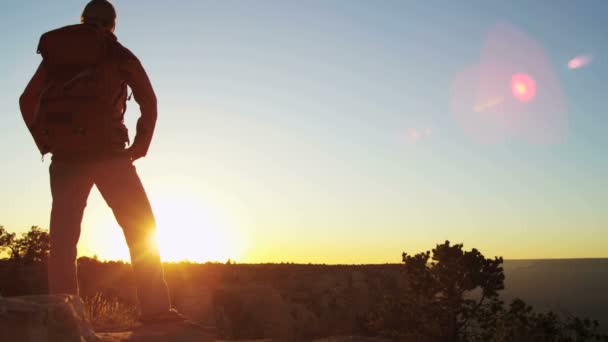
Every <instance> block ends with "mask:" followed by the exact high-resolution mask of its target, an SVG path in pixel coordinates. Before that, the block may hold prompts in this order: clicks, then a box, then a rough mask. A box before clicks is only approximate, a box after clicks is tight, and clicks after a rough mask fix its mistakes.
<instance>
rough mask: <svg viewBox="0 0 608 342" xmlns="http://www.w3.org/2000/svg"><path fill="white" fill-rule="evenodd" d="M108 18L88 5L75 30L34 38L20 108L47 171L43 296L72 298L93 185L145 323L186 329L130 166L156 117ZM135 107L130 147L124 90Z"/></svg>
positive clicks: (106, 5)
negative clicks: (114, 227) (108, 212)
mask: <svg viewBox="0 0 608 342" xmlns="http://www.w3.org/2000/svg"><path fill="white" fill-rule="evenodd" d="M115 27H116V10H115V8H114V6H113V5H112V4H111V3H110V2H108V1H107V0H92V1H90V2H89V3H88V4H87V5H86V6H85V8H84V10H83V12H82V15H81V23H80V24H76V25H71V26H66V27H63V28H60V29H57V30H53V31H50V32H48V33H46V34H44V35H42V37H41V39H40V43H39V46H38V53H40V54H41V55H42V62H41V63H40V66H39V67H38V69H37V71H36V72H35V74H34V76H33V78H32V79H31V80H30V82H29V83H28V85H27V87H26V89H25V91H24V92H23V94H22V95H21V97H20V99H19V104H20V109H21V113H22V116H23V119H24V121H25V123H26V125H27V127H28V128H29V130H30V132H31V134H32V135H33V137H34V141H35V142H36V145H37V147H38V148H39V150H40V152H41V153H42V155H43V156H44V155H45V154H46V153H51V154H52V161H51V165H50V167H49V174H50V185H51V195H52V210H51V217H50V239H51V250H50V257H49V264H48V281H49V292H50V293H52V294H57V293H62V294H74V295H78V294H79V290H78V279H77V275H76V257H77V243H78V240H79V237H80V231H81V222H82V218H83V213H84V209H85V207H86V203H87V198H88V196H89V193H90V191H91V189H92V187H93V185H95V186H97V188H98V190H99V192H100V193H101V195H102V197H103V198H104V200H105V201H106V203H107V204H108V206H109V207H110V208H111V209H112V211H113V213H114V216H115V218H116V220H117V222H118V224H119V225H120V226H121V228H122V230H123V233H124V236H125V239H126V242H127V245H128V247H129V252H130V257H131V264H132V269H133V272H134V276H135V283H136V288H137V299H138V303H139V307H140V312H141V315H140V321H141V322H143V323H158V322H173V321H185V320H186V318H185V317H184V316H183V315H181V314H180V313H178V312H177V311H176V310H174V309H172V307H171V301H170V298H169V292H168V289H167V285H166V282H165V280H164V274H163V268H162V264H161V259H160V253H159V250H158V247H157V246H156V242H155V231H156V224H155V218H154V214H153V212H152V208H151V205H150V202H149V200H148V197H147V195H146V192H145V190H144V187H143V185H142V183H141V181H140V178H139V176H138V173H137V171H136V168H135V166H134V165H133V162H134V161H135V160H137V159H139V158H141V157H144V156H146V154H147V152H148V148H149V146H150V142H151V139H152V135H153V132H154V128H155V124H156V118H157V102H156V96H155V93H154V90H153V88H152V85H151V83H150V80H149V79H148V76H147V74H146V72H145V70H144V68H143V66H142V64H141V63H140V61H139V59H138V58H137V57H136V56H135V55H134V54H133V53H131V52H130V51H129V50H128V49H126V48H125V47H123V46H122V45H121V44H120V43H118V41H117V38H116V36H115V35H114V29H115ZM127 87H129V88H131V90H132V95H134V97H135V101H136V102H137V103H138V104H139V107H140V111H141V116H140V117H139V119H138V121H137V128H136V134H135V138H134V141H133V144H131V145H130V146H129V137H128V132H127V128H126V126H125V125H124V123H123V118H124V114H125V111H126V102H127V98H128V96H127V91H128V88H127Z"/></svg>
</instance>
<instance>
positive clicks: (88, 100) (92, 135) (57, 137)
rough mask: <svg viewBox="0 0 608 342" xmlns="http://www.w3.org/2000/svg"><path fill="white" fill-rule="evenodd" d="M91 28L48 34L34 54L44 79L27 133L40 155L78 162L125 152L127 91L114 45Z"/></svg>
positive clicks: (76, 26)
mask: <svg viewBox="0 0 608 342" xmlns="http://www.w3.org/2000/svg"><path fill="white" fill-rule="evenodd" d="M113 37H114V36H113V35H109V34H108V32H106V31H105V30H103V29H100V28H97V27H96V26H92V25H83V24H80V25H72V26H67V27H64V28H60V29H57V30H54V31H50V32H47V33H45V34H43V35H42V37H41V38H40V43H39V45H38V53H39V54H41V55H42V65H43V67H44V68H45V71H46V74H47V82H46V84H45V88H44V89H43V91H42V93H41V94H40V98H39V102H38V106H37V108H36V112H35V115H34V122H33V125H32V128H31V131H32V135H33V136H34V140H35V142H36V145H38V148H39V149H40V151H41V152H42V154H43V155H44V154H46V153H52V154H53V156H54V157H55V156H57V155H60V156H77V155H86V154H88V153H90V152H97V151H102V150H104V149H105V150H107V149H109V148H112V147H119V148H120V147H121V146H122V148H124V146H125V142H128V132H127V129H126V127H125V126H124V124H123V118H124V113H125V111H126V98H127V96H126V94H127V85H126V83H125V82H123V81H121V80H120V78H119V77H117V76H116V75H118V72H117V70H116V69H113V68H115V67H116V65H117V64H116V63H112V59H111V55H112V49H113V48H114V47H115V45H116V44H118V43H117V42H116V39H115V38H114V39H112V38H113Z"/></svg>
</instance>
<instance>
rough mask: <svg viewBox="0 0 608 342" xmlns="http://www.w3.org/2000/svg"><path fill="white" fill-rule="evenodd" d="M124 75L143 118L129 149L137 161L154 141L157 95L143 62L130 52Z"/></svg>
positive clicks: (138, 122)
mask: <svg viewBox="0 0 608 342" xmlns="http://www.w3.org/2000/svg"><path fill="white" fill-rule="evenodd" d="M127 52H128V51H127ZM123 73H124V75H125V80H126V81H127V84H128V85H129V87H130V88H131V90H132V91H133V96H134V98H135V101H136V102H137V103H138V104H139V109H140V112H141V116H140V117H139V119H138V120H137V131H136V133H135V139H134V140H133V144H132V145H131V147H130V148H129V153H130V154H131V158H132V159H133V160H135V159H138V158H141V157H144V156H145V155H146V154H147V153H148V148H149V147H150V142H151V141H152V136H153V134H154V127H155V126H156V118H157V115H158V112H157V104H156V95H155V94H154V89H153V88H152V84H151V83H150V79H149V78H148V75H147V74H146V71H145V70H144V67H143V66H142V65H141V62H140V61H139V60H138V59H137V57H135V55H133V54H132V53H130V52H128V54H127V58H126V61H125V62H124V65H123Z"/></svg>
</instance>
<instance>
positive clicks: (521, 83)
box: [511, 74, 536, 102]
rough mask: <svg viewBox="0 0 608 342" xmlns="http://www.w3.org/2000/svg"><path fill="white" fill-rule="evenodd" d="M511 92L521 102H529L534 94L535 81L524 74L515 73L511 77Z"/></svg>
mask: <svg viewBox="0 0 608 342" xmlns="http://www.w3.org/2000/svg"><path fill="white" fill-rule="evenodd" d="M511 92H512V93H513V96H515V98H516V99H518V100H519V101H521V102H530V101H532V99H534V95H536V82H534V79H533V78H532V77H530V76H529V75H526V74H515V75H513V77H511Z"/></svg>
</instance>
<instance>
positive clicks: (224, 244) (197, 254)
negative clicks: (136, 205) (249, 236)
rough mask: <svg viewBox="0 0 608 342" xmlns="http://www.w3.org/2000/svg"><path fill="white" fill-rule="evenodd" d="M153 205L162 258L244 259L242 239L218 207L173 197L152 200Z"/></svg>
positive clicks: (165, 259)
mask: <svg viewBox="0 0 608 342" xmlns="http://www.w3.org/2000/svg"><path fill="white" fill-rule="evenodd" d="M152 206H153V208H154V211H155V214H156V222H157V240H158V245H159V247H160V254H161V257H162V259H163V261H171V262H175V261H183V260H189V261H196V262H206V261H220V262H224V261H226V260H228V259H233V260H234V259H240V258H242V256H243V241H242V238H241V237H239V236H237V234H236V232H235V226H234V224H233V223H232V222H231V220H230V219H229V218H228V217H227V215H225V214H223V213H221V211H220V210H219V209H216V208H211V207H209V206H208V205H206V204H202V203H200V202H198V201H197V200H196V199H192V198H186V199H183V198H182V199H180V198H176V197H171V196H163V197H162V199H161V200H158V201H154V200H152Z"/></svg>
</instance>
